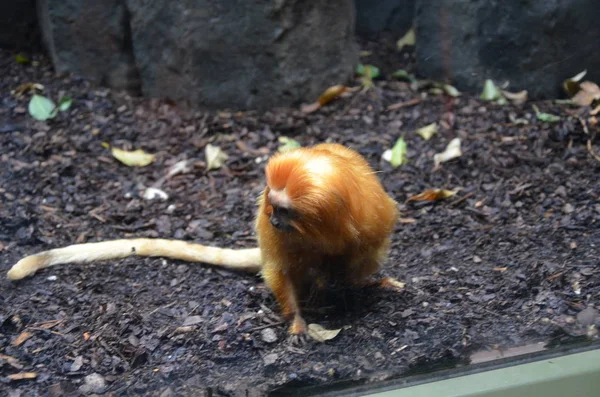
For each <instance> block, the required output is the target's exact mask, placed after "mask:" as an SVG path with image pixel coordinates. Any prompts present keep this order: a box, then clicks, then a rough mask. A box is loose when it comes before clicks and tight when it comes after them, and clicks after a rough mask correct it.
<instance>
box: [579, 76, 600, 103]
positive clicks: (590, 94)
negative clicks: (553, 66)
mask: <svg viewBox="0 0 600 397" xmlns="http://www.w3.org/2000/svg"><path fill="white" fill-rule="evenodd" d="M579 88H580V90H579V92H577V94H575V96H573V98H572V99H573V102H574V103H575V104H577V105H579V106H590V105H591V104H592V102H594V101H595V100H598V99H600V87H598V85H597V84H596V83H592V82H591V81H584V82H583V83H581V84H580V86H579Z"/></svg>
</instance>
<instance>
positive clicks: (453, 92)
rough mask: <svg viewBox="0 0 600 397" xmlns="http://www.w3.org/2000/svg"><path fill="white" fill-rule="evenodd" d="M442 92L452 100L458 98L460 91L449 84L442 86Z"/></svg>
mask: <svg viewBox="0 0 600 397" xmlns="http://www.w3.org/2000/svg"><path fill="white" fill-rule="evenodd" d="M444 92H445V93H446V95H449V96H451V97H453V98H456V97H458V96H460V91H459V90H457V89H456V87H454V86H453V85H450V84H444Z"/></svg>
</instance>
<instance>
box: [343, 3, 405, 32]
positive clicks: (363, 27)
mask: <svg viewBox="0 0 600 397" xmlns="http://www.w3.org/2000/svg"><path fill="white" fill-rule="evenodd" d="M354 3H355V5H356V33H357V34H358V35H359V36H363V37H371V36H376V35H377V34H379V33H382V32H390V33H393V34H395V35H396V36H398V37H400V36H402V35H403V34H404V33H406V32H407V31H408V30H409V29H410V28H411V27H412V24H413V18H414V14H415V3H416V0H380V1H372V0H354Z"/></svg>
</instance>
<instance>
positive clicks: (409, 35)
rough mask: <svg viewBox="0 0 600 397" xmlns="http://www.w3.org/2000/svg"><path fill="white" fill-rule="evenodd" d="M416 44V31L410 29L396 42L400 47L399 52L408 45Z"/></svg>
mask: <svg viewBox="0 0 600 397" xmlns="http://www.w3.org/2000/svg"><path fill="white" fill-rule="evenodd" d="M416 42H417V36H416V35H415V30H414V29H413V28H410V29H409V31H408V32H406V34H405V35H404V36H402V38H401V39H400V40H398V41H397V42H396V47H398V50H401V49H402V48H404V47H405V46H407V45H411V46H412V45H415V43H416Z"/></svg>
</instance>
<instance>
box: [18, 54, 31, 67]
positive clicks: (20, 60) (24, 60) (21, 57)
mask: <svg viewBox="0 0 600 397" xmlns="http://www.w3.org/2000/svg"><path fill="white" fill-rule="evenodd" d="M15 61H16V62H17V63H18V64H21V65H26V64H28V63H29V58H27V57H26V56H25V55H23V54H17V55H15Z"/></svg>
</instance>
